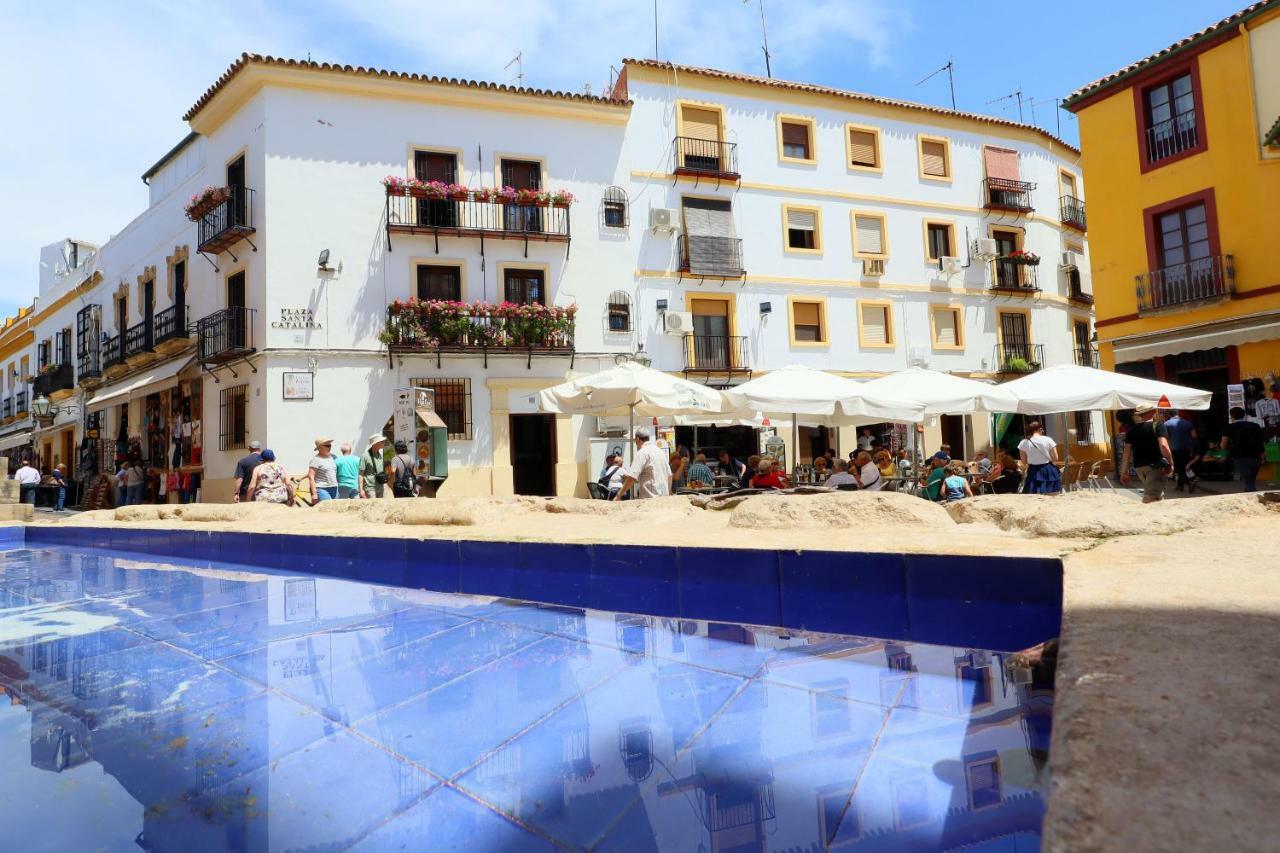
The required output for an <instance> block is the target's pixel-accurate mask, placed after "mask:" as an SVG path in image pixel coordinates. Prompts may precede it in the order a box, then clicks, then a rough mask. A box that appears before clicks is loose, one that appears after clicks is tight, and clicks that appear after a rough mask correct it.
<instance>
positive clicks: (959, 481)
mask: <svg viewBox="0 0 1280 853" xmlns="http://www.w3.org/2000/svg"><path fill="white" fill-rule="evenodd" d="M943 470H944V471H946V472H947V475H946V476H945V477H944V478H943V480H942V495H943V497H942V499H943V500H944V501H959V500H964V499H965V498H971V497H973V489H971V488H970V487H969V481H968V479H966V478H965V476H964V475H965V473H966V472H967V470H968V468H967V466H966V465H965V464H964V463H963V462H959V461H956V462H952V463H951V464H950V465H948V466H947V467H946V468H944V469H943Z"/></svg>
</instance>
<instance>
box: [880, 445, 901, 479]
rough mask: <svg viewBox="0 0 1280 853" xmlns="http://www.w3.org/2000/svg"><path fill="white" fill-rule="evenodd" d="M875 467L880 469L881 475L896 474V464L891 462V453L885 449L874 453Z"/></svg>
mask: <svg viewBox="0 0 1280 853" xmlns="http://www.w3.org/2000/svg"><path fill="white" fill-rule="evenodd" d="M875 460H876V467H877V468H879V469H880V476H881V477H896V476H898V466H897V465H894V464H893V454H891V453H890V452H889V451H887V450H881V451H879V452H877V453H876V455H875Z"/></svg>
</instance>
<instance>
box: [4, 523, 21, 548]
mask: <svg viewBox="0 0 1280 853" xmlns="http://www.w3.org/2000/svg"><path fill="white" fill-rule="evenodd" d="M25 530H26V528H25V527H23V526H22V525H20V524H6V525H5V526H3V527H0V551H3V550H8V549H10V548H21V547H22V546H23V544H25V542H26V534H25V532H24V531H25Z"/></svg>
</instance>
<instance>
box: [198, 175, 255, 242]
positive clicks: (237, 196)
mask: <svg viewBox="0 0 1280 853" xmlns="http://www.w3.org/2000/svg"><path fill="white" fill-rule="evenodd" d="M255 230H257V229H255V228H254V227H253V190H251V189H249V188H248V187H237V186H231V187H227V197H226V199H224V200H223V201H221V202H219V203H218V204H217V205H216V206H215V207H214V208H213V209H212V210H210V211H209V212H208V213H206V214H204V215H203V216H201V217H200V223H199V229H198V233H199V251H201V252H205V253H208V254H211V255H216V254H218V253H220V252H225V251H226V250H227V249H229V248H231V247H232V246H234V245H235V244H236V243H238V242H240V241H241V240H243V239H245V238H246V237H248V236H249V235H251V234H253V233H254V231H255Z"/></svg>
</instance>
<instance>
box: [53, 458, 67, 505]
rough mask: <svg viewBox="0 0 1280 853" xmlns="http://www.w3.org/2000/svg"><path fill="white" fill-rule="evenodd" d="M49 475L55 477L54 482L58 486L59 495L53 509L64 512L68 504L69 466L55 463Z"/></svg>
mask: <svg viewBox="0 0 1280 853" xmlns="http://www.w3.org/2000/svg"><path fill="white" fill-rule="evenodd" d="M49 476H50V477H53V484H54V485H55V486H57V487H58V497H57V499H56V500H55V501H54V504H53V511H54V512H62V511H63V510H64V509H66V506H67V466H66V465H61V464H59V465H55V466H54V468H53V470H52V471H50V472H49Z"/></svg>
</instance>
